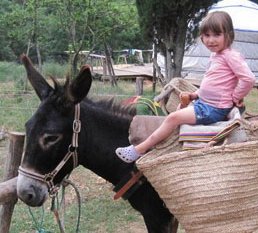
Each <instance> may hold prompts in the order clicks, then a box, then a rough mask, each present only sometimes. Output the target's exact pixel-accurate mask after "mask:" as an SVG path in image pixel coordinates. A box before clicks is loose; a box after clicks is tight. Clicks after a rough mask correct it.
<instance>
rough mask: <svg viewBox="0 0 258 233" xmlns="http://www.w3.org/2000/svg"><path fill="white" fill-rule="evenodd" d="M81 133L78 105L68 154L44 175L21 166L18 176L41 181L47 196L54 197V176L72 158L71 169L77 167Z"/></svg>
mask: <svg viewBox="0 0 258 233" xmlns="http://www.w3.org/2000/svg"><path fill="white" fill-rule="evenodd" d="M80 131H81V121H80V104H76V105H75V112H74V121H73V136H72V142H71V144H70V145H69V147H68V152H67V154H66V155H65V157H64V158H63V159H62V160H61V161H60V163H59V164H58V165H57V166H56V168H55V169H54V170H53V171H51V172H50V173H47V174H45V175H42V174H39V173H37V172H33V171H29V170H28V169H26V168H23V167H22V166H20V167H19V170H18V171H19V174H22V175H24V176H26V177H29V178H32V179H36V180H39V181H43V182H45V183H46V184H47V186H48V190H49V195H50V196H54V195H55V194H56V193H57V191H58V189H59V186H58V185H55V184H54V181H53V180H54V178H55V176H56V174H57V173H58V172H59V171H60V170H61V169H62V167H63V166H64V165H65V164H66V162H67V161H68V160H69V159H70V158H71V157H72V158H73V169H74V168H76V167H77V166H78V155H77V148H78V136H79V133H80Z"/></svg>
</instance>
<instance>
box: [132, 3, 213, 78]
mask: <svg viewBox="0 0 258 233" xmlns="http://www.w3.org/2000/svg"><path fill="white" fill-rule="evenodd" d="M216 2H217V1H216V0H199V1H192V0H161V1H157V0H136V5H137V9H138V13H139V16H140V25H141V27H142V29H143V31H144V32H145V36H146V38H148V39H149V40H152V41H153V42H154V43H155V44H156V45H157V46H158V48H159V50H160V51H161V52H163V54H164V56H165V58H166V59H165V70H166V75H165V76H166V77H165V78H166V82H169V80H170V79H171V78H173V77H176V76H181V70H182V63H183V56H184V51H185V44H186V43H190V42H191V41H192V40H193V36H195V35H196V32H197V28H198V27H197V26H198V22H199V21H200V20H201V18H202V17H203V16H204V15H205V14H206V13H207V12H208V9H209V7H210V6H211V5H212V4H214V3H216Z"/></svg>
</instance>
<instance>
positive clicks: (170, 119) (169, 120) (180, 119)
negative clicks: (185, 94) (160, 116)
mask: <svg viewBox="0 0 258 233" xmlns="http://www.w3.org/2000/svg"><path fill="white" fill-rule="evenodd" d="M195 123H196V118H195V113H194V108H193V106H189V107H187V108H183V109H180V110H178V111H176V112H172V113H170V114H169V115H168V116H167V117H166V119H165V120H164V121H163V123H162V124H161V125H160V127H159V128H157V129H156V130H155V131H154V132H153V133H152V134H151V135H150V136H149V137H148V138H147V139H146V140H145V141H143V142H142V143H140V144H139V145H137V146H135V150H136V151H137V152H138V153H139V154H145V153H146V152H147V151H148V150H149V149H151V148H152V147H153V146H155V145H157V144H158V143H159V142H161V141H163V140H165V139H166V138H167V137H169V135H170V134H171V133H172V132H173V130H174V129H175V128H176V127H177V126H179V125H182V124H195Z"/></svg>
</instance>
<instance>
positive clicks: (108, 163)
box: [79, 107, 133, 184]
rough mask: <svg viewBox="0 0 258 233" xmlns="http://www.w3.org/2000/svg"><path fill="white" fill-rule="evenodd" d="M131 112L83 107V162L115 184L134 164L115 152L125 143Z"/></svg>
mask: <svg viewBox="0 0 258 233" xmlns="http://www.w3.org/2000/svg"><path fill="white" fill-rule="evenodd" d="M131 120H132V116H130V117H129V116H128V117H124V116H118V115H115V114H112V113H110V112H108V111H100V109H98V108H85V107H83V108H82V109H81V121H82V131H81V134H80V138H79V161H80V163H81V165H83V166H85V167H86V168H88V169H90V170H92V171H93V172H94V173H96V174H98V175H99V176H101V177H103V178H104V179H106V180H108V181H109V182H111V183H113V184H116V183H117V182H118V181H119V180H120V179H121V176H123V175H124V174H126V173H127V172H128V171H129V170H131V168H132V166H133V165H132V164H125V163H124V162H122V161H121V160H120V159H119V158H118V157H117V156H116V154H115V149H116V148H117V147H119V146H126V145H128V144H129V141H128V129H129V125H130V122H131Z"/></svg>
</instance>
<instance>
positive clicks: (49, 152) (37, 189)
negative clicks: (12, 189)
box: [17, 55, 92, 206]
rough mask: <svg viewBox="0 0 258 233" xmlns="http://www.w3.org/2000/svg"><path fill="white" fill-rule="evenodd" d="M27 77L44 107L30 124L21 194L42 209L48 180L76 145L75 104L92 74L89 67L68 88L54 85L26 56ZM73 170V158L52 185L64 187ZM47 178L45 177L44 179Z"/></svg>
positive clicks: (47, 189)
mask: <svg viewBox="0 0 258 233" xmlns="http://www.w3.org/2000/svg"><path fill="white" fill-rule="evenodd" d="M21 60H22V62H23V64H24V66H25V69H26V72H27V77H28V79H29V81H30V83H31V85H32V87H33V88H34V90H35V92H36V94H37V96H38V97H39V99H40V100H41V103H40V106H39V107H38V109H37V111H36V112H35V113H34V115H33V116H32V117H31V118H30V119H29V120H28V122H27V123H26V125H25V127H26V145H25V151H24V155H23V161H22V164H21V168H20V172H19V176H18V182H17V193H18V197H19V198H20V199H21V200H22V201H24V202H25V203H26V204H28V205H30V206H40V205H42V204H43V203H44V201H45V200H46V198H47V196H48V192H49V186H48V183H47V182H45V181H44V179H45V178H46V176H45V175H46V174H49V173H51V172H52V171H53V170H55V168H56V167H57V166H58V164H60V162H61V161H62V160H63V158H64V157H65V156H66V154H67V152H68V150H69V146H70V145H71V142H72V135H73V122H74V114H75V105H76V104H78V103H79V102H80V101H81V100H82V99H83V98H84V97H85V96H86V95H87V94H88V92H89V89H90V86H91V81H92V79H91V73H90V68H89V66H87V65H85V66H83V67H82V68H81V70H80V72H79V74H78V76H77V78H76V79H74V80H73V81H70V80H67V81H66V83H65V85H64V86H61V85H59V84H58V82H57V81H56V80H54V79H53V82H54V87H52V86H50V85H49V84H48V82H47V81H46V80H45V79H44V78H43V76H42V75H41V74H40V73H39V72H38V71H37V70H36V69H35V68H34V67H33V65H32V62H31V61H30V59H29V58H28V57H27V56H25V55H22V56H21ZM72 169H73V159H72V158H69V159H68V160H67V162H66V163H65V164H64V166H62V167H61V169H60V170H59V171H58V172H57V174H56V175H55V176H54V177H53V179H52V180H51V182H52V183H53V184H54V185H56V184H60V182H61V181H62V180H63V178H64V177H65V175H66V174H68V173H69V172H71V171H72ZM42 177H43V178H42Z"/></svg>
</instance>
